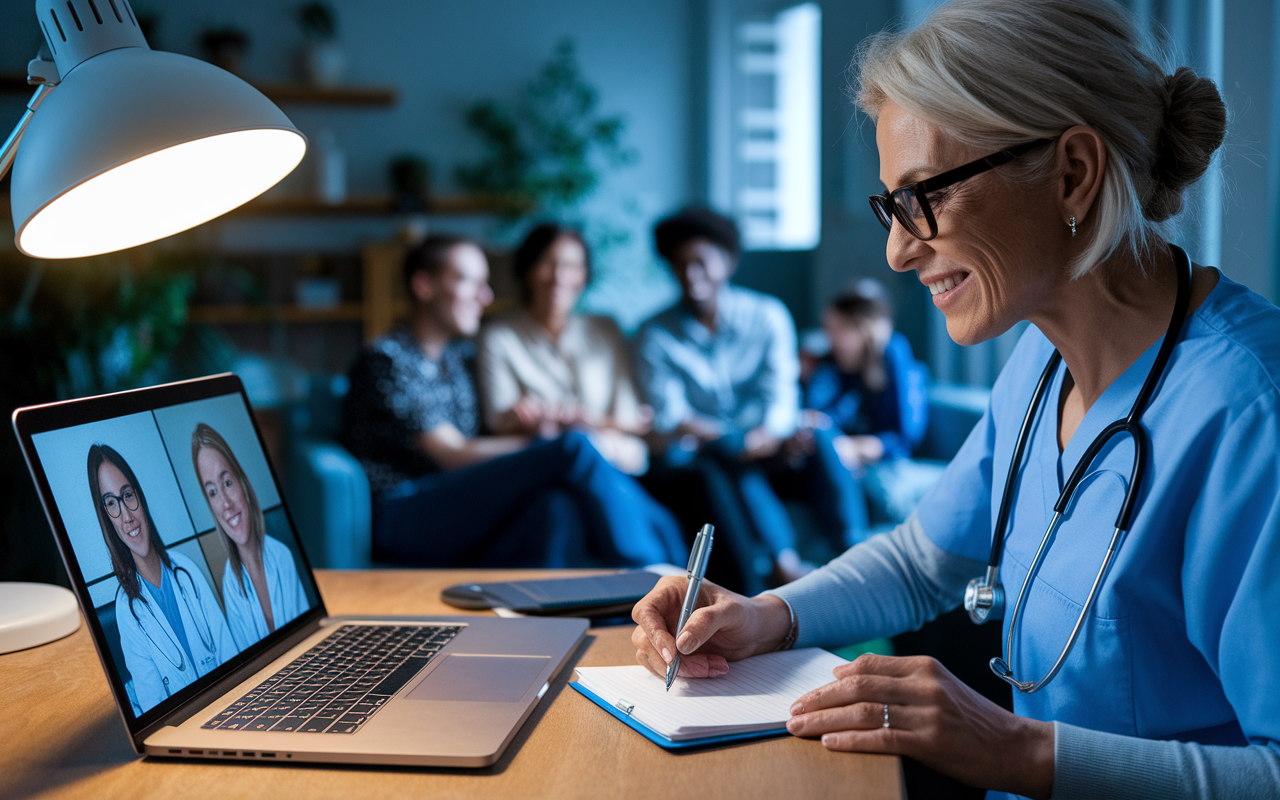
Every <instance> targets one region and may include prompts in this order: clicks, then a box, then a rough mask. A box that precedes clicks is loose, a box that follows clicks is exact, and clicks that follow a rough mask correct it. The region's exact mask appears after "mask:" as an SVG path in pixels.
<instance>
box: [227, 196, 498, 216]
mask: <svg viewBox="0 0 1280 800" xmlns="http://www.w3.org/2000/svg"><path fill="white" fill-rule="evenodd" d="M508 208H510V206H509V204H507V203H503V202H501V201H498V200H493V199H490V198H485V197H474V196H468V195H439V196H433V197H432V198H431V200H430V205H429V206H428V207H427V208H426V209H425V210H423V211H400V210H398V209H397V208H396V207H395V205H394V203H393V202H392V199H391V196H390V195H356V196H352V197H348V198H347V199H346V200H344V201H343V202H341V203H337V204H329V203H324V202H321V201H320V200H319V199H317V198H313V197H269V198H268V197H263V198H259V199H256V200H250V201H249V202H248V203H245V204H244V205H243V206H241V207H239V208H237V209H235V210H234V211H231V212H229V214H228V216H235V217H306V216H385V215H390V214H446V215H464V214H497V213H501V212H503V211H505V210H507V209H508Z"/></svg>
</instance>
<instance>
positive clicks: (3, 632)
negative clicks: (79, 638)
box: [0, 582, 80, 653]
mask: <svg viewBox="0 0 1280 800" xmlns="http://www.w3.org/2000/svg"><path fill="white" fill-rule="evenodd" d="M79 627H80V607H79V605H77V604H76V596H75V595H74V594H72V593H71V592H69V591H67V590H66V589H64V588H62V587H61V586H53V585H50V584H47V583H3V582H0V653H12V652H13V651H14V650H26V649H27V648H28V647H37V646H39V645H42V644H46V643H48V642H52V641H54V640H55V639H61V638H62V637H63V636H67V635H69V634H72V633H75V632H76V630H77V629H79Z"/></svg>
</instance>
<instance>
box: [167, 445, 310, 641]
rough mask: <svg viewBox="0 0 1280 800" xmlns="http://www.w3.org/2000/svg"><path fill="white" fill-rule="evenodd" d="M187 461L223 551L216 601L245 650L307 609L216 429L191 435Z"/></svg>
mask: <svg viewBox="0 0 1280 800" xmlns="http://www.w3.org/2000/svg"><path fill="white" fill-rule="evenodd" d="M191 462H192V464H193V465H194V466H195V468H196V476H197V477H198V478H199V479H200V488H201V490H202V492H203V493H204V499H205V502H206V503H208V504H209V512H210V513H211V514H213V520H214V524H215V525H216V526H217V528H218V536H219V537H220V538H221V539H222V544H223V546H224V547H226V548H227V566H226V569H224V570H223V571H222V600H223V603H225V604H226V607H227V622H228V624H229V625H230V626H231V634H232V636H234V637H235V640H236V645H237V646H238V647H239V648H240V649H241V650H243V649H245V648H246V647H248V646H249V645H251V644H253V643H255V642H257V641H259V640H260V639H262V638H263V637H264V636H266V635H267V634H268V633H271V632H272V631H274V630H276V629H277V628H279V627H281V626H283V625H284V624H285V623H287V622H289V621H290V620H292V619H293V618H294V617H297V616H298V615H299V614H301V613H302V612H303V611H306V610H307V609H308V608H310V607H311V604H310V603H308V602H307V593H306V592H305V591H304V590H303V588H302V581H301V579H299V578H298V567H297V565H296V564H295V563H294V561H293V553H292V552H290V550H289V547H288V546H287V545H285V544H284V543H283V542H281V541H280V540H278V539H275V538H273V537H271V536H267V532H266V531H267V524H266V520H265V518H264V517H263V515H262V506H261V505H259V504H258V494H257V492H255V491H254V490H253V484H252V483H250V482H249V478H248V476H247V475H245V472H244V469H243V468H242V467H241V466H240V462H239V461H238V460H237V459H236V456H235V453H233V452H231V448H230V447H229V446H228V445H227V442H226V440H225V439H223V438H222V436H221V434H219V433H218V432H217V431H216V430H214V429H213V428H211V427H209V426H208V425H206V424H204V423H203V422H202V423H200V424H199V425H197V426H196V429H195V431H194V432H193V433H192V434H191Z"/></svg>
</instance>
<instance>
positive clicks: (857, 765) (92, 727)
mask: <svg viewBox="0 0 1280 800" xmlns="http://www.w3.org/2000/svg"><path fill="white" fill-rule="evenodd" d="M539 576H540V577H547V576H548V573H533V572H519V573H518V572H479V571H466V572H461V571H459V572H450V571H376V572H339V571H321V572H320V573H318V579H319V581H320V590H321V592H322V593H323V594H324V597H325V601H326V603H327V605H328V608H329V611H330V613H333V614H353V613H369V614H456V613H459V612H457V611H456V610H455V609H451V608H448V607H447V606H445V605H443V604H442V603H441V602H440V590H441V589H442V588H444V587H446V586H450V585H452V584H455V583H461V582H464V581H474V580H511V579H513V578H529V577H539ZM630 635H631V628H630V627H629V626H623V627H611V628H598V629H593V630H591V631H590V632H589V633H588V635H587V642H586V643H585V644H584V646H583V647H582V648H581V649H580V650H579V651H578V653H577V654H576V655H575V656H574V657H573V661H571V665H570V668H569V669H566V670H565V671H564V672H562V673H561V674H560V675H559V676H558V677H557V678H556V679H555V680H554V681H553V682H552V684H551V689H550V690H549V691H548V692H547V695H546V697H545V698H543V701H542V703H540V704H539V705H538V706H537V708H535V710H534V712H533V715H532V716H531V717H530V718H529V720H528V721H527V722H526V723H525V725H524V726H523V727H522V728H521V730H520V731H519V733H517V734H516V738H515V740H514V741H513V742H512V743H511V746H510V747H509V748H508V749H507V751H506V753H504V754H503V757H502V759H501V760H500V761H498V763H497V764H495V765H493V766H492V767H489V768H487V769H482V770H474V771H472V770H447V769H405V768H369V767H347V766H342V767H330V766H312V765H303V764H290V765H284V764H259V763H239V762H221V763H208V762H200V761H196V760H191V761H180V760H165V759H143V758H141V757H140V756H138V755H137V754H135V753H134V752H133V748H132V747H130V746H129V740H128V737H127V735H126V734H125V731H124V726H123V724H122V723H121V722H120V718H119V714H118V712H117V711H116V707H115V703H114V702H113V701H112V699H111V694H110V689H109V688H108V686H107V682H106V678H105V677H104V676H103V674H102V668H101V666H100V665H99V663H98V657H97V655H96V654H95V653H94V650H93V642H92V640H91V639H90V636H89V633H88V629H87V628H85V627H81V628H80V630H79V631H77V632H76V633H74V634H72V635H71V636H69V637H67V638H65V639H62V640H60V641H57V642H53V643H51V644H47V645H45V646H43V647H37V648H34V649H31V650H25V651H22V652H18V653H9V654H7V655H0V797H3V798H24V797H36V796H39V797H42V798H44V797H50V798H52V797H91V798H94V800H99V799H100V798H114V797H121V798H136V797H142V796H148V797H162V798H165V799H166V800H176V798H188V797H198V798H206V797H210V798H213V797H253V798H258V797H263V798H268V799H269V800H285V798H294V797H297V798H304V799H305V800H313V799H314V798H326V797H341V798H364V797H376V798H377V800H389V798H395V797H415V798H463V797H468V798H469V797H484V798H507V797H510V798H542V797H549V798H550V797H553V798H645V800H649V798H655V797H680V798H696V799H697V800H711V799H712V798H727V799H728V798H733V799H734V800H736V799H737V798H754V797H760V798H784V797H791V798H823V797H831V798H837V797H838V798H846V799H848V800H853V799H854V798H902V797H903V790H902V774H901V768H900V763H899V761H898V759H897V758H895V757H892V756H874V755H849V754H839V753H830V752H827V751H826V750H824V749H823V748H822V746H821V745H820V744H818V743H817V742H816V741H805V740H799V739H794V738H791V737H782V738H778V739H770V740H766V741H762V742H753V743H747V744H741V745H734V746H726V747H722V748H718V749H713V750H706V751H702V752H695V753H686V754H681V755H673V754H671V753H667V752H666V751H664V750H661V749H659V748H658V747H656V746H654V745H653V744H651V743H649V742H648V741H646V740H645V739H643V738H642V737H641V736H640V735H639V734H637V733H635V732H634V731H632V730H631V729H629V728H627V727H626V726H624V725H622V724H621V723H619V722H618V721H617V720H615V719H613V718H612V717H610V716H609V715H608V714H607V713H605V711H604V710H602V709H600V708H598V707H597V706H596V705H595V704H593V703H592V702H591V701H589V700H587V699H586V698H585V697H582V696H581V695H579V694H578V693H577V692H575V691H574V690H573V689H570V688H568V687H567V686H566V685H565V684H566V683H567V682H568V680H569V677H570V676H571V674H572V666H574V665H583V666H597V665H610V664H629V663H634V650H633V649H632V647H631V644H630V639H629V637H630Z"/></svg>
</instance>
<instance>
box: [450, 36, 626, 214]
mask: <svg viewBox="0 0 1280 800" xmlns="http://www.w3.org/2000/svg"><path fill="white" fill-rule="evenodd" d="M598 105H599V93H598V92H597V90H596V88H595V87H594V86H592V85H591V84H589V83H588V82H587V80H586V78H585V77H584V76H583V74H582V69H581V67H580V66H579V65H578V59H577V53H576V52H575V48H574V44H573V42H572V41H571V40H568V39H566V40H563V41H561V42H560V43H559V45H557V47H556V50H555V54H554V55H553V56H552V58H551V60H550V61H548V62H547V63H546V64H545V65H543V67H542V70H541V72H540V73H539V74H538V76H537V78H535V79H534V80H533V81H532V82H531V83H529V84H528V85H527V86H525V87H524V90H523V91H522V92H521V93H520V95H519V96H518V97H517V99H516V101H515V102H514V103H512V104H510V105H507V104H504V103H501V102H498V101H495V100H481V101H480V102H477V103H475V104H473V105H471V106H470V107H468V108H467V110H466V120H465V121H466V125H467V127H468V128H470V129H471V131H472V132H473V133H475V134H477V135H478V136H479V137H480V140H481V142H482V143H483V145H484V149H485V151H486V154H485V155H484V157H482V158H481V159H480V160H479V161H477V162H475V163H472V164H466V165H462V166H459V167H458V168H457V169H456V170H455V177H456V179H457V181H458V184H459V185H460V186H462V188H463V189H466V190H468V191H471V192H474V193H476V194H478V195H481V196H485V197H488V198H491V199H493V200H496V201H499V203H500V204H501V205H502V206H504V207H505V208H506V209H508V211H509V213H510V215H511V216H513V217H521V216H525V215H527V214H530V213H533V212H537V213H541V214H547V215H551V216H556V217H560V218H568V217H572V216H573V215H574V214H575V213H576V212H577V210H578V208H579V206H580V205H581V203H582V202H583V201H584V200H586V199H587V198H588V197H589V196H591V194H592V193H593V192H594V191H595V190H596V188H597V187H598V186H599V184H600V181H601V179H602V178H603V177H604V174H605V172H606V170H608V169H613V168H617V167H622V166H627V165H629V164H632V163H634V162H635V161H636V159H637V153H636V151H635V150H634V149H633V148H631V147H629V146H628V145H627V144H625V142H624V134H625V132H626V122H625V120H624V119H623V118H622V117H620V116H601V115H600V113H599V111H598V108H597V107H598Z"/></svg>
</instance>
